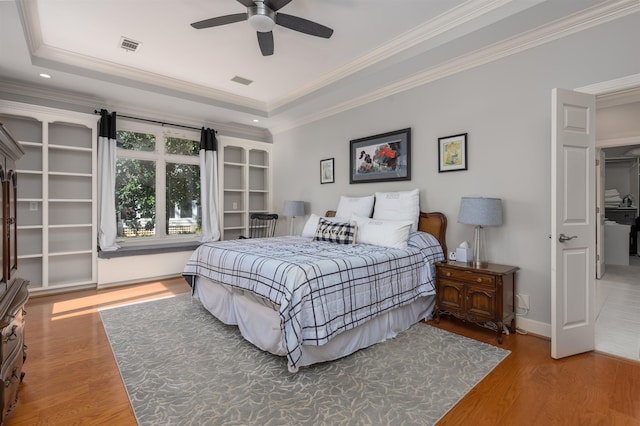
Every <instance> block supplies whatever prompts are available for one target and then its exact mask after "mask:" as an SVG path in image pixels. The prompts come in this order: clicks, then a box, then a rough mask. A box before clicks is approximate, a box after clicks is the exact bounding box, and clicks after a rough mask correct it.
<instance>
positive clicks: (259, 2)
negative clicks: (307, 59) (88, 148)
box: [191, 0, 333, 56]
mask: <svg viewBox="0 0 640 426" xmlns="http://www.w3.org/2000/svg"><path fill="white" fill-rule="evenodd" d="M237 1H238V2H239V3H242V4H243V5H244V6H246V8H247V11H246V12H245V13H235V14H233V15H224V16H218V17H216V18H210V19H205V20H203V21H198V22H194V23H193V24H191V26H192V27H193V28H196V29H198V30H200V29H203V28H211V27H218V26H220V25H226V24H233V23H234V22H240V21H246V20H248V21H249V24H250V25H251V27H252V28H253V29H254V30H256V33H257V35H258V44H259V45H260V51H261V52H262V55H263V56H269V55H273V32H272V31H271V30H272V29H273V27H274V26H276V25H280V26H283V27H285V28H289V29H291V30H294V31H299V32H301V33H305V34H309V35H312V36H316V37H323V38H330V37H331V35H332V34H333V30H332V29H331V28H329V27H325V26H324V25H320V24H318V23H317V22H313V21H309V20H307V19H304V18H299V17H297V16H292V15H287V14H285V13H281V12H278V10H280V9H281V8H283V7H284V6H286V5H287V4H289V3H290V2H291V0H256V1H253V0H237Z"/></svg>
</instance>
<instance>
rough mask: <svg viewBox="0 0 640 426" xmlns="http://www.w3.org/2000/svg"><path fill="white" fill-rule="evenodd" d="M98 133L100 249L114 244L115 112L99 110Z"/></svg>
mask: <svg viewBox="0 0 640 426" xmlns="http://www.w3.org/2000/svg"><path fill="white" fill-rule="evenodd" d="M100 116H101V117H100V133H99V134H98V246H99V247H100V250H102V251H113V250H117V249H118V248H120V246H118V244H116V238H117V236H118V228H117V223H116V195H115V194H116V113H115V112H112V113H111V114H109V112H108V111H107V110H105V109H103V110H100Z"/></svg>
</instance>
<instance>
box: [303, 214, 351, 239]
mask: <svg viewBox="0 0 640 426" xmlns="http://www.w3.org/2000/svg"><path fill="white" fill-rule="evenodd" d="M324 219H326V220H328V221H330V222H350V221H351V220H350V219H349V217H325V218H324ZM319 222H320V216H318V215H317V214H313V213H311V216H309V219H307V222H306V223H305V224H304V228H302V234H301V236H302V237H315V236H316V229H318V223H319Z"/></svg>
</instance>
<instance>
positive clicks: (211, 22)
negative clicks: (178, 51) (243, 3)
mask: <svg viewBox="0 0 640 426" xmlns="http://www.w3.org/2000/svg"><path fill="white" fill-rule="evenodd" d="M246 20H247V13H246V12H245V13H235V14H233V15H225V16H218V17H216V18H210V19H205V20H204V21H198V22H194V23H193V24H191V26H192V27H193V28H196V29H198V30H201V29H203V28H211V27H218V26H220V25H226V24H233V23H234V22H240V21H246Z"/></svg>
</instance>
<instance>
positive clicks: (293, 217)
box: [289, 216, 296, 237]
mask: <svg viewBox="0 0 640 426" xmlns="http://www.w3.org/2000/svg"><path fill="white" fill-rule="evenodd" d="M294 220H296V217H295V216H291V223H289V236H292V237H293V221H294Z"/></svg>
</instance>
